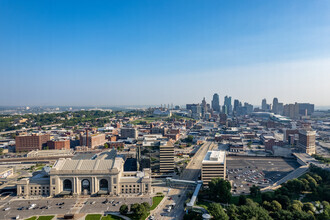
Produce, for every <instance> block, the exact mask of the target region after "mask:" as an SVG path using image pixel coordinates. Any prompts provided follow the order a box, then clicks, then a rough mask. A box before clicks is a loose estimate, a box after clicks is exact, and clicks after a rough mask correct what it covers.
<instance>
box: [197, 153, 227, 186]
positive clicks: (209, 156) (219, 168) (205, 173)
mask: <svg viewBox="0 0 330 220" xmlns="http://www.w3.org/2000/svg"><path fill="white" fill-rule="evenodd" d="M201 172H202V175H201V176H202V181H203V185H204V186H207V185H208V183H209V182H210V181H211V180H212V179H213V178H219V177H220V178H223V179H225V178H226V153H225V151H208V152H207V153H206V155H205V157H204V160H203V162H202V170H201Z"/></svg>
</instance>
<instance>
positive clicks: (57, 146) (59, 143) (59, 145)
mask: <svg viewBox="0 0 330 220" xmlns="http://www.w3.org/2000/svg"><path fill="white" fill-rule="evenodd" d="M47 147H48V149H49V150H63V149H66V150H69V149H70V140H51V141H47Z"/></svg>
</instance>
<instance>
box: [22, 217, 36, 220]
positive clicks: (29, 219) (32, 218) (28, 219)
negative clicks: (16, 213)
mask: <svg viewBox="0 0 330 220" xmlns="http://www.w3.org/2000/svg"><path fill="white" fill-rule="evenodd" d="M25 220H37V217H35V216H33V217H31V218H27V219H25Z"/></svg>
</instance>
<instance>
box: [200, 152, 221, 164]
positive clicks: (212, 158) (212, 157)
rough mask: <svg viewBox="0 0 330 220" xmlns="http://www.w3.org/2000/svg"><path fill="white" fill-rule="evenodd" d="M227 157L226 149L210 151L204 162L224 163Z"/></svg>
mask: <svg viewBox="0 0 330 220" xmlns="http://www.w3.org/2000/svg"><path fill="white" fill-rule="evenodd" d="M225 159H226V153H225V151H208V152H207V153H206V155H205V157H204V160H203V163H224V162H225Z"/></svg>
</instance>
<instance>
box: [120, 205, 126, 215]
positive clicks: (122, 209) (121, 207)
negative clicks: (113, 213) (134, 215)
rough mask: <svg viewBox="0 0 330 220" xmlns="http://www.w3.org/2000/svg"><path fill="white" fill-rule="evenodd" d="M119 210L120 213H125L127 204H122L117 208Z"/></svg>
mask: <svg viewBox="0 0 330 220" xmlns="http://www.w3.org/2000/svg"><path fill="white" fill-rule="evenodd" d="M119 212H120V214H122V215H126V214H127V212H128V206H127V205H126V204H122V205H121V206H120V208H119Z"/></svg>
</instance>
